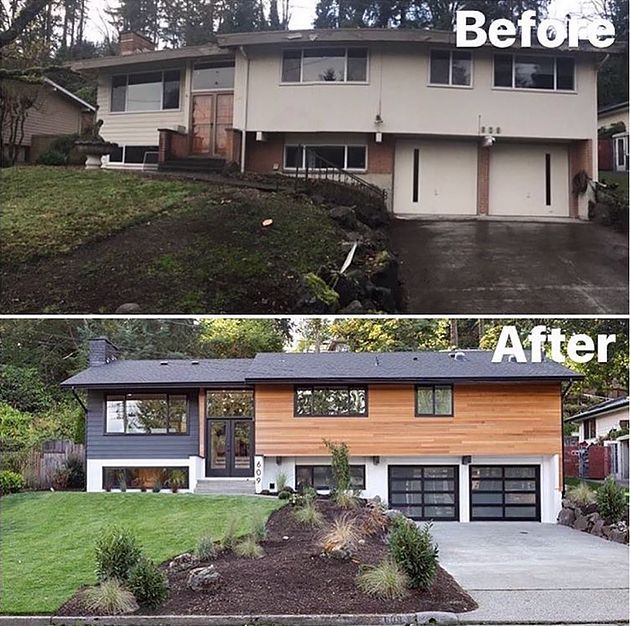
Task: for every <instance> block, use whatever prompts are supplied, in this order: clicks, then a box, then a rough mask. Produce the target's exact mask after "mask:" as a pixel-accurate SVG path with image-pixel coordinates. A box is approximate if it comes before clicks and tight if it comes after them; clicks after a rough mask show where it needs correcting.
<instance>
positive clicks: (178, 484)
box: [169, 470, 186, 493]
mask: <svg viewBox="0 0 630 626" xmlns="http://www.w3.org/2000/svg"><path fill="white" fill-rule="evenodd" d="M169 484H170V487H171V491H172V492H173V493H176V492H177V491H178V490H179V489H181V488H182V487H183V486H184V485H185V484H186V474H184V472H183V471H182V470H173V471H172V472H171V478H170V479H169Z"/></svg>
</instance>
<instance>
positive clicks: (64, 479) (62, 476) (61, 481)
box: [51, 467, 70, 491]
mask: <svg viewBox="0 0 630 626" xmlns="http://www.w3.org/2000/svg"><path fill="white" fill-rule="evenodd" d="M69 480H70V470H69V469H68V468H66V467H59V468H57V469H56V470H55V473H54V474H53V476H52V480H51V482H52V488H53V489H54V490H55V491H63V490H64V489H67V488H68V482H69Z"/></svg>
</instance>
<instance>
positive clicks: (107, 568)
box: [95, 526, 141, 582]
mask: <svg viewBox="0 0 630 626" xmlns="http://www.w3.org/2000/svg"><path fill="white" fill-rule="evenodd" d="M95 552H96V577H97V578H98V580H100V581H103V580H107V579H108V578H117V579H118V580H121V581H123V582H124V581H126V580H127V579H128V578H129V571H130V570H131V568H132V567H133V566H134V565H135V564H136V563H137V562H138V561H139V560H140V555H141V550H140V546H139V545H138V542H137V540H136V538H135V536H134V535H133V534H132V533H131V532H129V531H128V530H126V529H124V528H119V527H118V526H111V527H109V528H107V529H106V530H105V531H104V532H103V535H102V536H101V537H100V538H99V539H98V540H97V542H96V550H95Z"/></svg>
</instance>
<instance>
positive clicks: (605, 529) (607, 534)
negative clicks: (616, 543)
mask: <svg viewBox="0 0 630 626" xmlns="http://www.w3.org/2000/svg"><path fill="white" fill-rule="evenodd" d="M612 530H614V529H613V527H612V526H609V525H606V524H604V526H602V534H603V535H604V537H606V539H609V538H610V533H611V531H612Z"/></svg>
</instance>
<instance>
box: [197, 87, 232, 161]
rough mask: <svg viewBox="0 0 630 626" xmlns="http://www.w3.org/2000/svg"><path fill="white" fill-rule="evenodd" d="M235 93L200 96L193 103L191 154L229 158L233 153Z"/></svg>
mask: <svg viewBox="0 0 630 626" xmlns="http://www.w3.org/2000/svg"><path fill="white" fill-rule="evenodd" d="M233 109H234V94H233V93H214V94H198V95H195V96H193V103H192V120H191V127H192V139H191V142H192V143H191V147H190V148H191V152H192V153H193V154H196V155H207V156H217V157H223V158H227V157H228V156H229V155H230V151H231V134H230V129H231V128H232V117H233Z"/></svg>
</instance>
